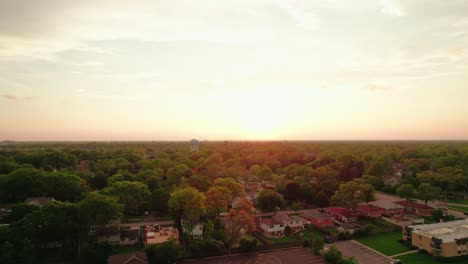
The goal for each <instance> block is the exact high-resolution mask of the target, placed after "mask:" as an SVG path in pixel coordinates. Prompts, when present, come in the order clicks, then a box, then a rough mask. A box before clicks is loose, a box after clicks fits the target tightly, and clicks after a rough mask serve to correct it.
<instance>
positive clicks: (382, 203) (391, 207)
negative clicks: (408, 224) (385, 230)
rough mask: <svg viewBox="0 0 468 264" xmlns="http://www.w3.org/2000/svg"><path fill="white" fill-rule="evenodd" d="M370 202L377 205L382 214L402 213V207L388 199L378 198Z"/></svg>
mask: <svg viewBox="0 0 468 264" xmlns="http://www.w3.org/2000/svg"><path fill="white" fill-rule="evenodd" d="M370 204H372V205H374V206H377V207H378V208H380V210H382V214H383V215H401V214H403V213H404V207H403V206H401V205H399V204H396V203H394V202H392V201H389V200H379V201H375V202H371V203H370Z"/></svg>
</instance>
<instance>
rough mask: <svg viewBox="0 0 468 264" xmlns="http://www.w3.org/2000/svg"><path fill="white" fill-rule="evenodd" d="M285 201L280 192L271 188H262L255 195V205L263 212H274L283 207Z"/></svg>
mask: <svg viewBox="0 0 468 264" xmlns="http://www.w3.org/2000/svg"><path fill="white" fill-rule="evenodd" d="M285 206H286V202H285V201H284V199H283V197H282V196H281V194H279V193H277V192H275V191H272V190H268V189H265V190H262V191H260V193H259V194H258V197H257V207H258V208H259V209H260V210H262V211H263V212H274V211H277V209H278V208H284V207H285Z"/></svg>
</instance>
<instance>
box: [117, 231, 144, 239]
mask: <svg viewBox="0 0 468 264" xmlns="http://www.w3.org/2000/svg"><path fill="white" fill-rule="evenodd" d="M139 236H140V230H138V229H122V230H120V238H127V237H128V238H129V239H131V240H134V239H136V238H138V237H139Z"/></svg>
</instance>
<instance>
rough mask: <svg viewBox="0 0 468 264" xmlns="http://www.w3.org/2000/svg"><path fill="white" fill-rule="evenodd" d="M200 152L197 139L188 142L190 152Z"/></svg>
mask: <svg viewBox="0 0 468 264" xmlns="http://www.w3.org/2000/svg"><path fill="white" fill-rule="evenodd" d="M199 150H200V141H198V140H197V139H192V140H190V151H191V152H198V151H199Z"/></svg>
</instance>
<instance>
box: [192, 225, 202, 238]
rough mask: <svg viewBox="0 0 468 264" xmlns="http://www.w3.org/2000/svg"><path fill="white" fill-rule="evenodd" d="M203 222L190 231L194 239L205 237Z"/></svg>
mask: <svg viewBox="0 0 468 264" xmlns="http://www.w3.org/2000/svg"><path fill="white" fill-rule="evenodd" d="M203 228H204V226H203V223H198V224H196V225H195V226H194V227H193V229H192V232H190V235H192V238H194V239H203Z"/></svg>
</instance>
